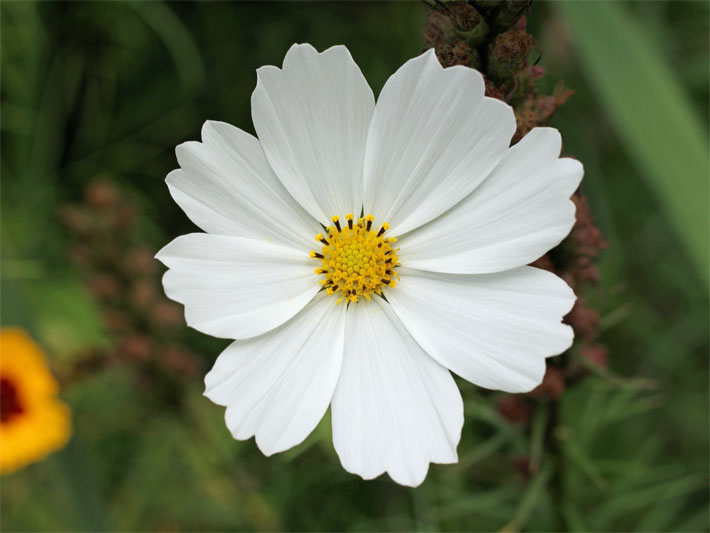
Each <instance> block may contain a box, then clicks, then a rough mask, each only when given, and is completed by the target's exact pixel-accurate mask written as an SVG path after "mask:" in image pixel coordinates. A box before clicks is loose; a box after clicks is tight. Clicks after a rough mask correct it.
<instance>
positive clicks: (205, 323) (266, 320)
mask: <svg viewBox="0 0 710 533" xmlns="http://www.w3.org/2000/svg"><path fill="white" fill-rule="evenodd" d="M156 257H157V258H158V259H159V260H160V261H162V262H163V263H164V264H165V265H166V266H167V267H168V268H169V269H170V270H168V271H167V272H166V273H165V275H164V276H163V287H164V288H165V294H166V295H167V296H168V298H170V299H172V300H175V301H176V302H180V303H181V304H183V305H184V306H185V318H186V320H187V324H188V325H189V326H191V327H193V328H195V329H196V330H198V331H201V332H203V333H207V334H208V335H213V336H215V337H224V338H228V339H242V338H247V337H253V336H255V335H261V334H262V333H264V332H266V331H269V330H270V329H273V328H275V327H276V326H278V325H280V324H282V323H284V322H285V321H286V320H288V319H289V318H291V317H292V316H293V315H295V314H296V313H297V312H298V311H300V310H301V309H302V308H303V306H305V305H306V304H307V303H308V302H309V301H310V300H311V299H312V298H313V296H314V295H315V294H316V293H317V292H318V290H319V289H320V287H321V286H320V285H318V279H317V277H316V275H315V274H314V273H313V270H314V263H315V262H314V260H313V259H310V258H309V257H308V255H307V254H306V253H304V252H299V251H296V250H294V249H292V248H287V247H285V246H280V245H278V244H271V243H268V242H262V241H255V240H253V239H244V238H241V237H232V236H229V235H210V234H208V233H191V234H189V235H183V236H181V237H178V238H177V239H175V240H173V241H172V242H171V243H170V244H168V245H167V246H165V247H164V248H163V249H162V250H160V252H158V254H157V255H156Z"/></svg>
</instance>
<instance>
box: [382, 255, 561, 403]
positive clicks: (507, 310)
mask: <svg viewBox="0 0 710 533" xmlns="http://www.w3.org/2000/svg"><path fill="white" fill-rule="evenodd" d="M398 273H399V275H400V282H399V283H398V284H397V287H395V288H394V289H392V290H388V291H387V299H388V300H389V302H390V303H391V305H392V308H393V309H394V311H395V312H396V313H397V316H399V318H400V319H401V320H402V322H403V323H404V325H405V326H406V327H407V329H408V330H409V332H410V333H411V334H412V336H413V337H414V338H415V339H416V340H417V342H418V343H419V344H420V345H421V347H422V348H424V350H426V351H427V353H429V355H431V356H432V357H433V358H434V359H436V360H437V361H439V362H440V363H441V364H442V365H444V366H445V367H447V368H449V369H450V370H452V371H453V372H455V373H456V374H458V375H459V376H461V377H462V378H464V379H467V380H468V381H470V382H471V383H475V384H476V385H479V386H481V387H485V388H488V389H497V390H503V391H506V392H527V391H529V390H532V389H533V388H535V387H536V386H537V385H539V384H540V382H541V381H542V378H543V375H544V374H545V358H546V357H549V356H551V355H556V354H559V353H562V352H563V351H565V350H566V349H567V348H569V347H570V346H571V344H572V338H573V332H572V328H570V327H569V326H567V325H565V324H562V323H561V320H562V317H563V316H564V315H566V314H567V312H568V311H569V310H570V309H571V308H572V305H573V304H574V300H575V296H574V293H573V292H572V289H570V288H569V287H568V286H567V284H566V283H565V282H564V281H562V280H561V279H560V278H558V277H557V276H555V275H554V274H551V273H550V272H547V271H545V270H540V269H537V268H533V267H521V268H517V269H515V270H509V271H507V272H500V273H497V274H480V275H457V274H437V273H433V272H423V271H418V270H409V269H406V268H400V269H398Z"/></svg>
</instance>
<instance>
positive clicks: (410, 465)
mask: <svg viewBox="0 0 710 533" xmlns="http://www.w3.org/2000/svg"><path fill="white" fill-rule="evenodd" d="M346 318H347V322H346V328H345V354H344V356H343V367H342V370H341V374H340V380H339V381H338V385H337V387H336V389H335V394H334V396H333V403H332V405H331V412H332V421H333V443H334V445H335V450H336V451H337V452H338V455H339V456H340V461H341V462H342V463H343V467H344V468H345V469H346V470H347V471H348V472H352V473H354V474H358V475H360V476H361V477H363V478H364V479H372V478H375V477H377V476H379V475H380V474H382V473H383V472H387V473H388V474H389V475H390V477H391V478H392V479H393V480H395V481H396V482H397V483H400V484H402V485H409V486H417V485H419V484H420V483H421V482H422V481H423V480H424V478H425V477H426V473H427V470H428V468H429V463H430V462H432V463H455V462H456V461H457V460H458V459H457V455H456V446H457V445H458V442H459V439H460V437H461V427H462V425H463V403H462V401H461V394H460V393H459V391H458V388H457V387H456V383H455V382H454V380H453V378H452V376H451V374H450V373H449V371H448V370H446V369H445V368H444V367H442V366H441V365H440V364H438V363H437V362H436V361H434V360H433V359H432V358H431V357H429V356H428V355H427V354H426V353H424V351H423V350H422V349H421V348H420V347H419V345H417V343H416V342H415V341H414V339H412V337H411V335H409V333H408V332H407V330H406V329H405V328H404V326H403V325H402V324H401V322H400V321H399V320H398V319H397V317H396V316H395V315H394V313H393V312H392V309H391V307H390V305H389V304H387V303H386V302H385V301H384V300H382V299H381V298H379V297H376V298H373V299H372V301H370V302H366V301H364V300H361V301H360V302H358V303H356V304H351V305H350V307H349V308H348V315H347V317H346Z"/></svg>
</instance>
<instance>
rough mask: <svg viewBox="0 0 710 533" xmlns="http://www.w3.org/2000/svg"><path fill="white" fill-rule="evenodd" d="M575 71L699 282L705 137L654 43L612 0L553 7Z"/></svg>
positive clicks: (703, 265)
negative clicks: (563, 23) (573, 52)
mask: <svg viewBox="0 0 710 533" xmlns="http://www.w3.org/2000/svg"><path fill="white" fill-rule="evenodd" d="M555 6H556V8H557V9H559V10H560V12H561V13H563V14H564V16H565V18H566V20H567V23H568V24H569V27H570V29H571V34H572V35H573V40H574V45H575V47H576V49H577V52H578V53H579V60H580V63H581V67H582V68H583V70H584V71H585V73H586V76H587V79H588V81H589V83H590V85H591V87H592V89H593V90H594V92H595V93H596V95H597V97H598V98H599V100H600V103H601V104H602V105H603V106H604V108H605V109H606V111H607V114H608V118H609V120H610V121H611V123H612V125H613V126H614V127H615V129H616V131H617V133H618V134H619V136H620V138H621V140H622V142H623V143H624V145H625V147H626V149H627V150H628V151H629V154H630V156H631V157H632V159H633V160H634V162H635V165H636V166H637V167H638V168H639V170H640V171H641V173H642V175H643V177H644V179H646V180H647V182H648V185H649V187H651V188H652V190H654V191H655V193H656V195H657V197H658V199H659V202H660V204H661V206H662V208H663V209H664V210H665V213H666V216H667V217H668V219H669V221H670V222H671V223H672V225H673V226H674V227H675V230H676V232H677V234H678V237H679V238H680V239H681V241H682V242H683V243H684V245H685V247H686V249H687V251H688V253H689V255H690V257H692V259H693V260H694V262H695V266H696V267H697V269H698V271H699V274H700V277H701V278H702V279H703V280H704V282H705V283H707V271H708V204H707V201H708V152H707V146H708V140H707V138H706V134H705V132H704V130H703V128H702V125H701V123H700V121H699V120H698V118H697V114H695V113H694V112H693V109H692V107H691V104H690V103H689V101H688V98H687V96H686V94H685V93H684V91H683V88H682V87H681V86H680V84H679V82H678V80H677V78H676V77H675V76H674V74H673V72H672V71H671V70H670V69H669V68H668V66H667V65H665V64H664V63H663V61H662V59H661V58H662V54H661V53H660V52H659V50H658V48H657V44H656V43H655V42H654V41H653V40H652V39H650V37H649V35H648V34H647V33H646V32H644V31H643V30H644V29H643V28H642V27H641V26H639V25H638V21H637V19H636V18H635V17H634V16H633V14H631V13H629V12H628V9H627V8H626V7H625V6H624V5H623V4H621V3H619V2H558V3H556V4H555Z"/></svg>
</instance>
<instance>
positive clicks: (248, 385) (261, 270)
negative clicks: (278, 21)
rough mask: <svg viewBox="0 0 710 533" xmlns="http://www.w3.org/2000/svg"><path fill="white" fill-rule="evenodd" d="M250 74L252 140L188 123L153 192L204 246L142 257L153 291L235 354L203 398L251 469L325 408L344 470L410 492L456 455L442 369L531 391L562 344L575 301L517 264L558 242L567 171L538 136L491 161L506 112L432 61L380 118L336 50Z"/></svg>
mask: <svg viewBox="0 0 710 533" xmlns="http://www.w3.org/2000/svg"><path fill="white" fill-rule="evenodd" d="M257 74H258V82H257V86H256V89H255V91H254V93H253V95H252V102H251V103H252V117H253V121H254V126H255V128H256V131H257V134H258V137H259V138H258V139H257V138H255V137H252V136H251V135H249V134H247V133H245V132H243V131H241V130H239V129H237V128H234V127H233V126H230V125H228V124H225V123H221V122H207V123H205V125H204V127H203V130H202V142H201V143H199V142H188V143H185V144H182V145H180V146H178V148H177V158H178V162H179V163H180V167H181V168H180V169H178V170H175V171H173V172H171V173H170V174H169V175H168V178H167V183H168V186H169V188H170V192H171V194H172V196H173V198H174V199H175V201H176V202H177V203H178V204H179V205H180V207H182V209H183V210H184V211H185V213H186V214H187V215H188V217H190V219H192V221H193V222H194V223H195V224H197V225H198V226H199V227H200V228H201V229H203V230H204V231H205V233H193V234H190V235H184V236H181V237H178V238H177V239H175V240H174V241H173V242H171V243H170V244H168V245H167V246H166V247H165V248H163V250H161V251H160V252H159V253H158V255H157V257H158V258H159V259H160V260H161V261H162V262H163V263H165V264H166V265H167V266H168V267H169V270H168V271H167V272H166V273H165V276H164V278H163V282H164V287H165V291H166V294H167V295H168V296H169V297H170V298H172V299H174V300H176V301H178V302H180V303H182V304H184V305H185V314H186V319H187V322H188V324H189V325H190V326H192V327H194V328H195V329H197V330H199V331H202V332H204V333H207V334H210V335H214V336H217V337H225V338H230V339H237V340H235V341H234V342H233V343H232V344H231V345H230V346H229V347H228V348H227V349H226V350H225V351H224V352H223V353H222V354H221V355H220V356H219V357H218V359H217V361H216V363H215V365H214V368H213V369H212V370H211V371H210V372H209V374H208V375H207V377H206V379H205V383H206V391H205V395H206V396H207V397H209V398H210V399H211V400H213V401H214V402H215V403H218V404H220V405H224V406H226V407H227V410H226V422H227V426H228V427H229V429H230V431H231V432H232V435H233V436H234V437H235V438H237V439H247V438H250V437H252V436H254V437H255V438H256V442H257V445H258V446H259V448H260V449H261V450H262V451H263V452H264V453H265V454H266V455H270V454H273V453H276V452H280V451H283V450H286V449H288V448H290V447H292V446H295V445H296V444H298V443H300V442H301V441H303V439H305V438H306V436H307V435H308V434H309V433H310V432H311V431H312V430H313V429H314V428H315V426H316V425H317V424H318V422H319V420H320V419H321V418H322V416H323V414H324V413H325V411H326V410H327V409H328V407H329V406H330V408H331V411H332V424H333V442H334V445H335V449H336V451H337V453H338V455H339V456H340V459H341V462H342V463H343V466H344V467H345V469H346V470H348V471H350V472H354V473H357V474H359V475H360V476H362V477H363V478H365V479H371V478H374V477H376V476H378V475H380V474H382V473H383V472H388V473H389V475H390V476H391V477H392V479H394V480H395V481H397V482H398V483H402V484H405V485H418V484H419V483H421V482H422V481H423V479H424V478H425V476H426V472H427V469H428V465H429V463H430V462H434V463H452V462H456V460H457V452H456V447H457V444H458V441H459V438H460V434H461V428H462V425H463V405H462V400H461V395H460V393H459V391H458V389H457V387H456V384H455V382H454V380H453V378H452V376H451V373H450V371H453V372H454V373H456V374H458V375H459V376H461V377H463V378H465V379H467V380H469V381H471V382H473V383H475V384H477V385H480V386H482V387H487V388H492V389H499V390H504V391H508V392H522V391H529V390H531V389H533V388H534V387H535V386H536V385H538V384H539V383H540V382H541V380H542V377H543V375H544V373H545V358H546V357H548V356H551V355H555V354H558V353H561V352H563V351H564V350H566V349H567V348H568V347H569V346H570V344H571V343H572V331H571V329H570V328H569V327H568V326H566V325H564V324H562V323H561V319H562V317H563V316H564V315H565V314H566V313H567V312H568V311H569V309H570V308H571V307H572V304H573V302H574V294H573V292H572V291H571V289H570V288H569V287H568V286H567V285H566V284H565V283H564V282H563V281H562V280H561V279H559V278H557V277H556V276H555V275H553V274H551V273H549V272H546V271H543V270H539V269H536V268H532V267H528V266H525V265H527V264H528V263H530V262H531V261H533V260H535V259H537V258H538V257H539V256H541V255H542V254H544V253H545V252H546V251H547V250H549V249H550V248H552V247H554V246H555V245H557V244H558V243H559V242H560V241H561V240H562V239H563V238H564V237H565V235H567V233H568V232H569V230H570V228H571V227H572V225H573V223H574V205H573V204H572V202H570V200H569V198H570V195H571V194H572V193H573V192H574V190H575V189H576V188H577V186H578V185H579V182H580V180H581V178H582V173H583V172H582V166H581V165H580V163H579V162H577V161H574V160H571V159H560V158H559V154H560V149H561V141H560V136H559V134H558V132H557V131H556V130H554V129H551V128H538V129H534V130H533V131H531V132H530V133H529V134H528V135H527V136H526V137H525V138H523V139H522V141H520V142H519V143H518V144H516V145H514V146H513V147H510V141H511V138H512V136H513V133H514V132H515V118H514V115H513V111H512V109H511V108H510V107H509V106H508V105H506V104H505V103H503V102H501V101H499V100H495V99H491V98H487V97H485V96H484V82H483V78H482V76H481V75H480V74H479V73H478V72H477V71H475V70H473V69H469V68H466V67H463V66H455V67H452V68H448V69H443V68H442V67H441V66H440V65H439V63H438V61H437V59H436V56H435V55H434V52H433V51H432V50H430V51H428V52H426V53H424V54H423V55H421V56H419V57H416V58H414V59H412V60H410V61H408V62H407V63H405V64H404V65H403V66H402V67H401V68H400V69H399V70H398V71H397V72H396V73H395V74H394V75H393V76H392V77H391V78H390V79H389V80H388V81H387V83H386V85H385V87H384V88H383V90H382V92H381V94H380V96H379V98H378V100H377V104H375V98H374V96H373V93H372V91H371V90H370V88H369V86H368V85H367V82H366V81H365V79H364V77H363V75H362V73H361V72H360V70H359V69H358V67H357V65H356V64H355V62H354V61H353V59H352V57H351V56H350V53H349V52H348V50H347V49H346V48H345V47H343V46H335V47H333V48H330V49H328V50H326V51H324V52H322V53H318V52H317V51H316V50H315V49H314V48H313V47H311V46H310V45H294V46H293V47H292V48H291V49H290V50H289V51H288V53H287V54H286V58H285V59H284V64H283V68H282V69H279V68H276V67H272V66H267V67H262V68H260V69H259V70H258V71H257ZM314 237H315V240H314Z"/></svg>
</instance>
